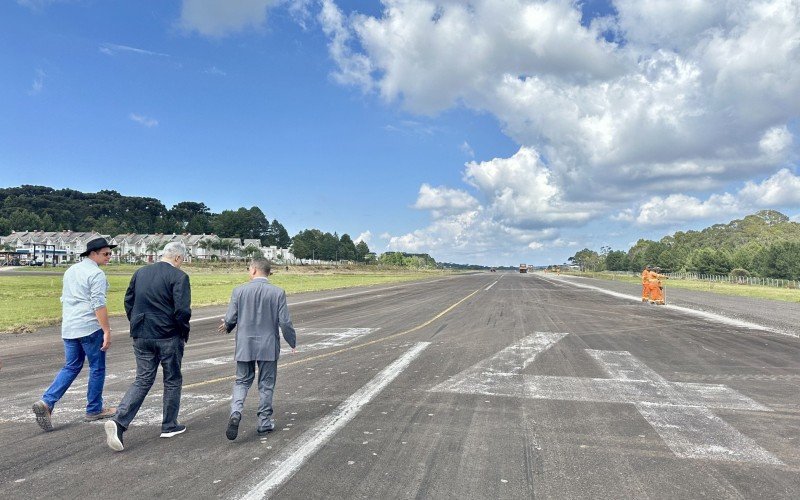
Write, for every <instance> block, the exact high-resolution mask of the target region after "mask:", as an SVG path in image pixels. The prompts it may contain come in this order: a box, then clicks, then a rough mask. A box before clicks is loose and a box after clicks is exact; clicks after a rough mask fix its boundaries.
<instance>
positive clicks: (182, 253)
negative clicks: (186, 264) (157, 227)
mask: <svg viewBox="0 0 800 500" xmlns="http://www.w3.org/2000/svg"><path fill="white" fill-rule="evenodd" d="M163 257H164V258H165V259H175V258H178V257H180V258H182V259H184V260H185V259H186V245H184V244H183V243H181V242H179V241H173V242H171V243H167V244H166V245H165V246H164V254H163Z"/></svg>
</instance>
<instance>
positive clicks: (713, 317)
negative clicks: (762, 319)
mask: <svg viewBox="0 0 800 500" xmlns="http://www.w3.org/2000/svg"><path fill="white" fill-rule="evenodd" d="M540 278H542V279H545V280H548V281H551V282H560V283H568V284H570V285H572V286H576V287H579V288H586V289H587V290H593V291H596V292H600V293H604V294H606V295H611V296H612V297H618V298H620V299H626V300H632V301H634V302H639V303H641V302H642V298H641V297H636V296H633V295H628V294H624V293H620V292H615V291H613V290H606V289H604V288H600V287H596V286H592V285H587V284H584V283H576V282H574V281H569V280H568V279H564V278H551V277H546V278H545V277H544V276H540ZM658 308H659V309H671V310H673V311H680V312H682V313H684V314H689V315H692V316H698V317H700V318H703V319H707V320H710V321H716V322H717V323H722V324H725V325H731V326H735V327H739V328H747V329H749V330H763V331H765V332H770V333H777V334H779V335H786V336H789V337H800V334H798V333H795V332H787V331H784V330H779V329H777V328H772V327H769V326H764V325H759V324H756V323H752V322H750V321H743V320H740V319H733V318H729V317H727V316H723V315H721V314H716V313H712V312H708V311H699V310H697V309H691V308H688V307H682V306H675V305H671V304H667V305H665V306H658ZM651 310H652V309H651Z"/></svg>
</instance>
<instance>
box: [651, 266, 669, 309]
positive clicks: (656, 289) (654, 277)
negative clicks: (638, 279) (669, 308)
mask: <svg viewBox="0 0 800 500" xmlns="http://www.w3.org/2000/svg"><path fill="white" fill-rule="evenodd" d="M662 279H666V276H664V275H663V274H658V273H657V272H655V271H650V275H649V276H648V281H649V282H650V301H651V302H653V303H654V304H660V305H664V292H663V290H662V288H661V280H662Z"/></svg>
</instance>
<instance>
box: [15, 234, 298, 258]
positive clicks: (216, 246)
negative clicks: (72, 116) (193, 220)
mask: <svg viewBox="0 0 800 500" xmlns="http://www.w3.org/2000/svg"><path fill="white" fill-rule="evenodd" d="M95 238H106V239H108V242H109V243H110V244H112V245H117V247H116V248H114V249H113V250H112V252H113V257H112V260H114V261H116V262H129V263H135V262H141V261H144V262H155V261H156V260H158V258H159V255H160V254H161V250H162V249H163V248H164V246H165V245H166V244H167V243H171V242H175V241H179V242H182V243H183V244H184V245H186V249H187V250H188V256H187V262H191V261H192V259H200V260H222V259H232V260H240V259H243V258H244V257H243V252H242V251H243V250H244V249H245V248H247V247H248V246H252V247H255V248H258V249H259V250H260V251H261V253H262V254H263V255H264V257H266V258H268V259H271V260H279V261H282V262H284V261H290V260H293V259H294V256H293V255H292V254H291V252H289V250H288V249H282V248H277V247H274V246H272V247H262V246H261V241H260V240H258V239H245V240H244V241H242V240H240V239H239V238H220V237H219V236H217V235H215V234H189V233H184V234H160V233H159V234H139V233H126V234H118V235H116V236H114V237H113V238H112V237H110V236H108V235H102V234H99V233H95V232H75V231H59V232H45V231H14V232H12V233H11V234H10V235H8V236H5V237H2V236H0V245H8V246H9V247H11V248H14V249H15V250H16V251H17V252H18V253H19V255H20V260H21V261H22V262H24V263H29V262H31V261H33V260H38V261H45V256H46V262H47V263H52V264H61V263H66V262H75V261H77V260H79V256H80V254H81V252H83V251H84V250H86V243H87V242H89V241H90V240H93V239H95ZM34 250H35V253H34ZM45 250H46V251H45Z"/></svg>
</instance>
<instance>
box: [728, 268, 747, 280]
mask: <svg viewBox="0 0 800 500" xmlns="http://www.w3.org/2000/svg"><path fill="white" fill-rule="evenodd" d="M729 276H730V277H731V278H749V277H750V271H748V270H747V269H742V268H736V269H731V272H730V274H729Z"/></svg>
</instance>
